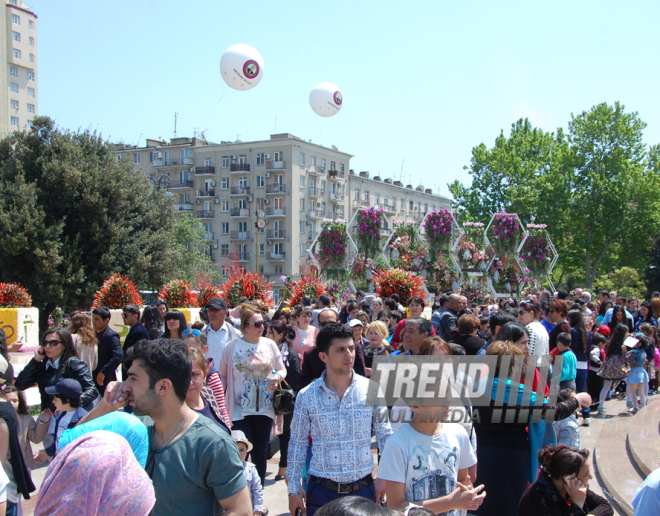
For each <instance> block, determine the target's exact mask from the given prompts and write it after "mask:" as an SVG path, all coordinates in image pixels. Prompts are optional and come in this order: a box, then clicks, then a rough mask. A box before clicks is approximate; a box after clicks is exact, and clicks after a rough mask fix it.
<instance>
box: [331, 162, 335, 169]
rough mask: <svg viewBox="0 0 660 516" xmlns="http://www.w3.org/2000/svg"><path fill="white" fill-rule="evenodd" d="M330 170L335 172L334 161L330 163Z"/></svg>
mask: <svg viewBox="0 0 660 516" xmlns="http://www.w3.org/2000/svg"><path fill="white" fill-rule="evenodd" d="M330 170H335V162H334V161H331V162H330Z"/></svg>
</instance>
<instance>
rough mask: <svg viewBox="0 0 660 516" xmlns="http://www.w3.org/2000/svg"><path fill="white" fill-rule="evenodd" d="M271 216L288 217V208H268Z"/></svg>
mask: <svg viewBox="0 0 660 516" xmlns="http://www.w3.org/2000/svg"><path fill="white" fill-rule="evenodd" d="M266 215H268V216H269V217H286V208H266Z"/></svg>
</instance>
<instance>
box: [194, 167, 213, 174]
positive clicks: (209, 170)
mask: <svg viewBox="0 0 660 516" xmlns="http://www.w3.org/2000/svg"><path fill="white" fill-rule="evenodd" d="M195 174H198V175H206V174H215V167H195Z"/></svg>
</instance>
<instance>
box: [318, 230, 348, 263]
mask: <svg viewBox="0 0 660 516" xmlns="http://www.w3.org/2000/svg"><path fill="white" fill-rule="evenodd" d="M317 244H318V246H319V247H318V261H319V264H320V265H321V271H322V272H326V273H327V272H334V271H336V269H340V268H341V267H342V265H343V264H344V260H345V259H346V252H347V250H348V247H347V246H348V236H347V235H346V221H345V220H343V219H337V220H334V221H333V220H332V219H323V222H322V224H321V233H320V234H319V238H318V241H317ZM342 272H343V271H342Z"/></svg>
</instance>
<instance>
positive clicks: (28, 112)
mask: <svg viewBox="0 0 660 516" xmlns="http://www.w3.org/2000/svg"><path fill="white" fill-rule="evenodd" d="M0 16H1V17H2V19H1V20H0V26H1V27H2V35H1V37H2V56H1V57H0V58H1V59H2V60H3V62H4V63H5V66H4V67H3V70H2V73H1V74H0V81H1V82H2V85H1V87H2V91H3V92H5V99H4V100H3V102H2V103H0V104H1V108H0V135H2V136H4V135H7V134H9V133H10V132H12V131H17V130H23V129H26V128H27V127H29V126H30V124H31V122H32V120H33V119H34V117H35V116H37V114H38V100H39V96H38V88H37V15H36V14H34V13H33V12H32V11H31V10H30V8H29V7H28V6H27V5H25V4H24V3H22V2H21V0H6V6H5V9H3V10H2V14H1V15H0Z"/></svg>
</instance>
